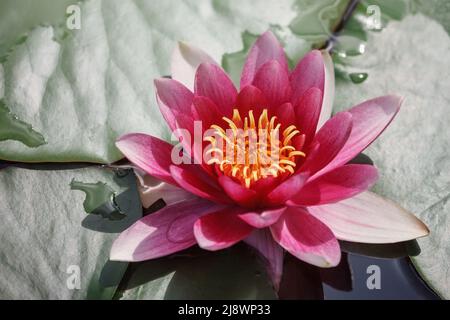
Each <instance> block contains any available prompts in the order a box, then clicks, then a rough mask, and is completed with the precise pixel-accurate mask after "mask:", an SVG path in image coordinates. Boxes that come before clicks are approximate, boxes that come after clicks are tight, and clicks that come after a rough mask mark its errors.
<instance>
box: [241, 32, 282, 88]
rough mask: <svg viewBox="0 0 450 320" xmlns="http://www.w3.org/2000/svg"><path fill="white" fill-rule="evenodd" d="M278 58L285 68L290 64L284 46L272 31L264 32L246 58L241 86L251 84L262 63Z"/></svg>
mask: <svg viewBox="0 0 450 320" xmlns="http://www.w3.org/2000/svg"><path fill="white" fill-rule="evenodd" d="M270 60H276V61H278V63H279V64H280V66H281V67H282V68H283V69H284V70H286V71H287V70H288V64H287V59H286V55H285V53H284V50H283V47H282V46H281V45H280V43H279V42H278V40H277V38H276V37H275V36H274V34H273V33H272V32H271V31H267V32H265V33H263V34H262V35H261V36H260V37H259V38H258V39H257V40H256V42H255V43H254V44H253V46H252V48H251V49H250V52H249V54H248V56H247V59H246V60H245V63H244V67H243V69H242V75H241V88H244V87H245V86H247V85H249V84H251V83H252V82H253V80H254V78H255V75H256V74H257V73H258V71H259V69H260V68H261V66H262V65H264V64H265V63H266V62H268V61H270Z"/></svg>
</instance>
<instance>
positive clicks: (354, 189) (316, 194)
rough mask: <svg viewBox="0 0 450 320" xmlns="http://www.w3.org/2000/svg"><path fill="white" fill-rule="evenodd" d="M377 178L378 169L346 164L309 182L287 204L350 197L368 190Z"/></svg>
mask: <svg viewBox="0 0 450 320" xmlns="http://www.w3.org/2000/svg"><path fill="white" fill-rule="evenodd" d="M377 179H378V170H377V168H375V167H374V166H370V165H364V164H348V165H344V166H342V167H339V168H336V169H334V170H333V171H330V172H328V173H327V174H324V175H322V176H319V177H318V178H317V179H314V180H313V181H311V182H309V181H308V183H307V184H306V185H305V186H304V187H303V189H302V190H301V192H299V193H297V195H296V196H295V197H293V198H291V199H290V201H289V202H288V204H290V205H299V206H312V205H321V204H327V203H333V202H337V201H340V200H344V199H347V198H351V197H353V196H355V195H357V194H359V193H361V192H364V191H366V190H368V189H369V188H370V187H372V185H373V184H374V183H375V182H376V181H377Z"/></svg>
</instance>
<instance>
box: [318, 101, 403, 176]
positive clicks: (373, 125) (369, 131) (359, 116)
mask: <svg viewBox="0 0 450 320" xmlns="http://www.w3.org/2000/svg"><path fill="white" fill-rule="evenodd" d="M402 101H403V98H401V97H398V96H383V97H378V98H375V99H371V100H367V101H365V102H363V103H361V104H359V105H357V106H355V107H353V108H351V109H350V110H348V112H349V113H350V114H351V115H352V119H353V126H352V131H351V133H350V136H349V138H348V140H347V142H346V143H345V145H344V146H343V147H342V149H341V151H340V152H339V154H338V155H337V156H336V158H334V160H333V161H332V162H330V163H329V164H328V165H327V166H326V167H325V168H323V169H322V170H321V171H320V172H318V173H317V174H318V175H321V174H323V173H325V172H328V171H330V170H332V169H334V168H337V167H339V166H341V165H343V164H345V163H347V162H348V161H350V160H351V159H353V158H354V157H356V156H357V155H358V154H359V153H361V152H362V151H363V150H364V149H365V148H367V147H368V146H369V145H370V144H371V143H372V141H374V140H375V139H376V138H377V137H378V136H379V135H380V134H381V133H382V132H383V131H384V129H385V128H386V127H387V126H388V125H389V124H390V123H391V121H392V120H393V119H394V117H395V115H396V114H397V113H398V111H399V110H400V105H401V104H402Z"/></svg>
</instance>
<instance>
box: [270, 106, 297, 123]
mask: <svg viewBox="0 0 450 320" xmlns="http://www.w3.org/2000/svg"><path fill="white" fill-rule="evenodd" d="M273 115H275V116H276V117H277V118H278V121H279V123H283V124H288V123H289V124H292V123H295V118H296V117H295V111H294V107H293V106H292V104H291V103H290V102H286V103H284V104H282V105H281V106H279V107H278V108H277V109H276V110H273Z"/></svg>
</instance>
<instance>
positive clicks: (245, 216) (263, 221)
mask: <svg viewBox="0 0 450 320" xmlns="http://www.w3.org/2000/svg"><path fill="white" fill-rule="evenodd" d="M285 210H286V208H285V207H282V208H276V209H266V210H258V211H250V212H245V213H242V214H239V215H238V217H239V218H240V219H242V220H243V221H245V222H247V223H248V224H249V225H251V226H252V227H255V228H258V229H262V228H266V227H268V226H271V225H272V224H274V223H275V222H277V221H278V219H279V218H280V217H281V215H282V214H283V212H284V211H285Z"/></svg>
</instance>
